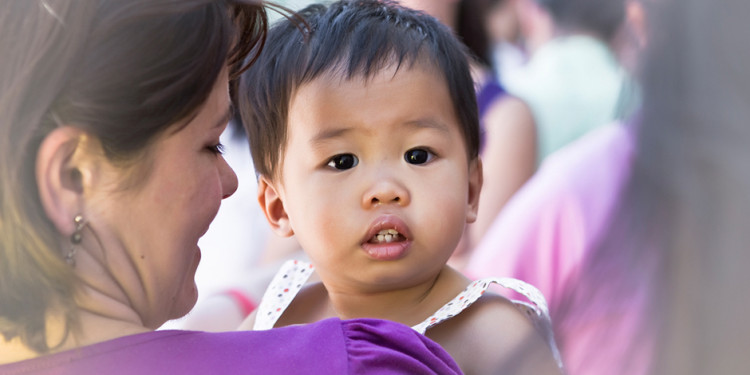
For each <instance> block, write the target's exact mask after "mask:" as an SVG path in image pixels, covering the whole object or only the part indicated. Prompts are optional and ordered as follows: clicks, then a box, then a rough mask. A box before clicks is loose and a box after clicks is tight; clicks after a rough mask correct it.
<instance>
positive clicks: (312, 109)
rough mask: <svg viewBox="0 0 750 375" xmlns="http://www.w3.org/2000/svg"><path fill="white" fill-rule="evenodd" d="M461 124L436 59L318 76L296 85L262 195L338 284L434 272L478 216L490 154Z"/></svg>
mask: <svg viewBox="0 0 750 375" xmlns="http://www.w3.org/2000/svg"><path fill="white" fill-rule="evenodd" d="M459 126H460V125H459V123H458V119H457V117H456V115H455V111H454V109H453V103H452V101H451V98H450V96H449V94H448V88H447V85H446V84H445V82H444V79H443V78H442V76H441V75H439V74H437V73H435V72H434V70H430V69H425V68H424V67H420V66H419V65H415V66H414V67H413V68H406V67H402V68H401V69H400V70H398V71H397V72H395V69H386V70H384V71H382V72H380V73H378V74H377V75H375V76H374V77H372V78H371V79H370V80H368V81H365V80H363V79H361V78H354V79H352V80H349V81H346V80H344V81H342V80H341V79H339V78H333V79H331V78H329V77H322V78H318V79H316V80H314V81H312V82H310V83H308V84H305V85H303V86H302V87H300V88H299V89H298V90H297V91H296V93H295V95H294V96H293V97H292V100H291V103H290V107H289V118H288V140H287V144H286V152H285V155H283V161H282V165H281V173H280V177H281V178H280V179H277V181H275V182H274V183H269V184H270V185H266V184H265V183H264V182H262V183H261V193H260V198H261V205H263V206H265V207H264V208H265V210H266V214H267V216H268V218H269V221H270V222H271V224H272V226H274V227H275V228H276V229H277V232H279V233H282V234H290V233H292V232H293V233H294V234H295V235H296V236H297V239H298V241H299V242H300V244H301V245H302V247H303V248H304V249H305V251H306V253H307V254H308V255H309V256H310V258H311V259H312V261H313V263H315V265H316V269H317V271H318V272H319V274H320V276H321V279H322V280H323V281H324V282H326V284H327V285H329V286H330V285H332V283H336V284H337V285H340V286H342V287H344V288H355V289H356V290H369V291H374V290H380V289H397V288H403V287H408V286H411V285H414V284H417V283H422V282H430V281H431V280H432V278H434V276H435V275H436V274H437V273H438V272H439V270H440V269H441V268H442V267H443V266H444V265H445V263H446V261H447V259H448V258H449V257H450V255H451V253H452V252H453V250H454V248H455V247H456V245H457V243H458V241H459V239H460V237H461V235H462V232H463V230H464V225H465V224H466V223H467V222H471V221H473V220H474V219H475V217H476V211H477V201H478V198H479V190H480V187H481V179H482V177H481V165H480V162H479V161H478V160H472V161H471V162H470V161H469V160H468V156H467V152H466V147H465V142H464V139H463V137H462V134H461V131H460V129H459ZM263 181H266V180H263ZM394 231H396V232H397V233H395V232H394ZM388 241H391V242H388Z"/></svg>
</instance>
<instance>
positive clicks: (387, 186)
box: [362, 179, 411, 208]
mask: <svg viewBox="0 0 750 375" xmlns="http://www.w3.org/2000/svg"><path fill="white" fill-rule="evenodd" d="M410 200H411V199H410V196H409V192H408V190H407V189H406V188H405V187H404V186H403V185H401V184H400V183H398V182H397V181H394V180H391V179H380V180H378V181H377V182H375V184H373V186H371V187H370V189H369V190H368V191H367V192H366V193H365V195H364V196H363V197H362V205H363V207H365V208H371V207H376V206H380V205H383V204H398V205H400V206H406V205H408V204H409V202H410Z"/></svg>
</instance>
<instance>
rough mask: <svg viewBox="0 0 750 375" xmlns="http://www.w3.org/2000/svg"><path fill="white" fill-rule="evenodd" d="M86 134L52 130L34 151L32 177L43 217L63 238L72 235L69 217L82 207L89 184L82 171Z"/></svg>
mask: <svg viewBox="0 0 750 375" xmlns="http://www.w3.org/2000/svg"><path fill="white" fill-rule="evenodd" d="M85 138H86V133H85V132H84V131H82V130H80V129H78V128H75V127H73V126H62V127H58V128H55V129H54V130H52V131H51V132H50V133H49V134H48V135H47V136H46V137H44V139H43V140H42V143H41V144H40V146H39V150H38V151H37V158H36V165H35V173H36V182H37V187H38V193H39V199H40V201H41V203H42V207H43V208H44V212H45V213H46V214H47V217H48V218H49V219H50V221H51V222H52V223H53V224H54V225H55V227H56V228H57V230H58V231H59V232H60V233H63V234H70V233H73V231H74V230H75V224H74V223H73V217H74V216H75V215H77V214H81V213H82V212H80V210H81V207H82V204H83V192H84V190H85V188H84V187H85V185H86V184H87V183H88V182H90V181H89V180H90V172H91V171H90V170H89V168H87V167H86V163H85V161H84V160H85V158H84V157H83V155H84V154H85V152H86V151H85V150H84V149H83V148H85V147H86V146H85V143H86V142H85V141H83V140H84V139H85Z"/></svg>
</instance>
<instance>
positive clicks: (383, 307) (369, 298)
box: [326, 266, 469, 326]
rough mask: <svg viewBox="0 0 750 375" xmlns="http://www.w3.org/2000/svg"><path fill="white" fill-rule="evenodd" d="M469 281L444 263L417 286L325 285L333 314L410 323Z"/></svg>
mask: <svg viewBox="0 0 750 375" xmlns="http://www.w3.org/2000/svg"><path fill="white" fill-rule="evenodd" d="M468 285H469V280H468V279H467V278H466V277H465V276H463V275H461V274H460V273H459V272H458V271H456V270H454V269H452V268H450V267H448V266H444V267H443V269H442V270H441V271H440V273H438V274H437V275H436V276H435V277H434V278H433V279H430V280H428V281H426V282H423V283H420V284H417V285H415V286H412V287H409V288H404V289H398V290H389V291H382V292H374V293H358V292H354V291H350V290H341V289H337V288H335V287H334V286H328V285H327V286H326V289H327V290H328V304H329V308H330V314H331V315H335V316H338V317H340V318H342V319H353V318H365V317H366V318H378V319H386V320H392V321H396V322H399V323H402V324H406V325H409V326H412V325H416V324H419V323H420V322H422V321H423V320H424V319H426V318H427V317H429V316H430V315H432V314H433V313H434V312H435V311H437V310H438V309H439V308H440V307H442V306H443V305H444V304H446V303H447V302H448V301H450V300H451V299H453V298H454V297H455V296H456V295H458V293H460V292H461V291H462V290H464V289H465V288H466V286H468Z"/></svg>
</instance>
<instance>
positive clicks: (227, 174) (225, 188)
mask: <svg viewBox="0 0 750 375" xmlns="http://www.w3.org/2000/svg"><path fill="white" fill-rule="evenodd" d="M222 159H223V158H222ZM219 178H220V181H221V192H222V197H221V199H226V198H229V197H230V196H232V194H234V192H235V191H237V185H238V182H237V174H236V173H234V170H233V169H232V167H230V166H229V164H228V163H227V162H226V160H222V163H221V166H220V167H219Z"/></svg>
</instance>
